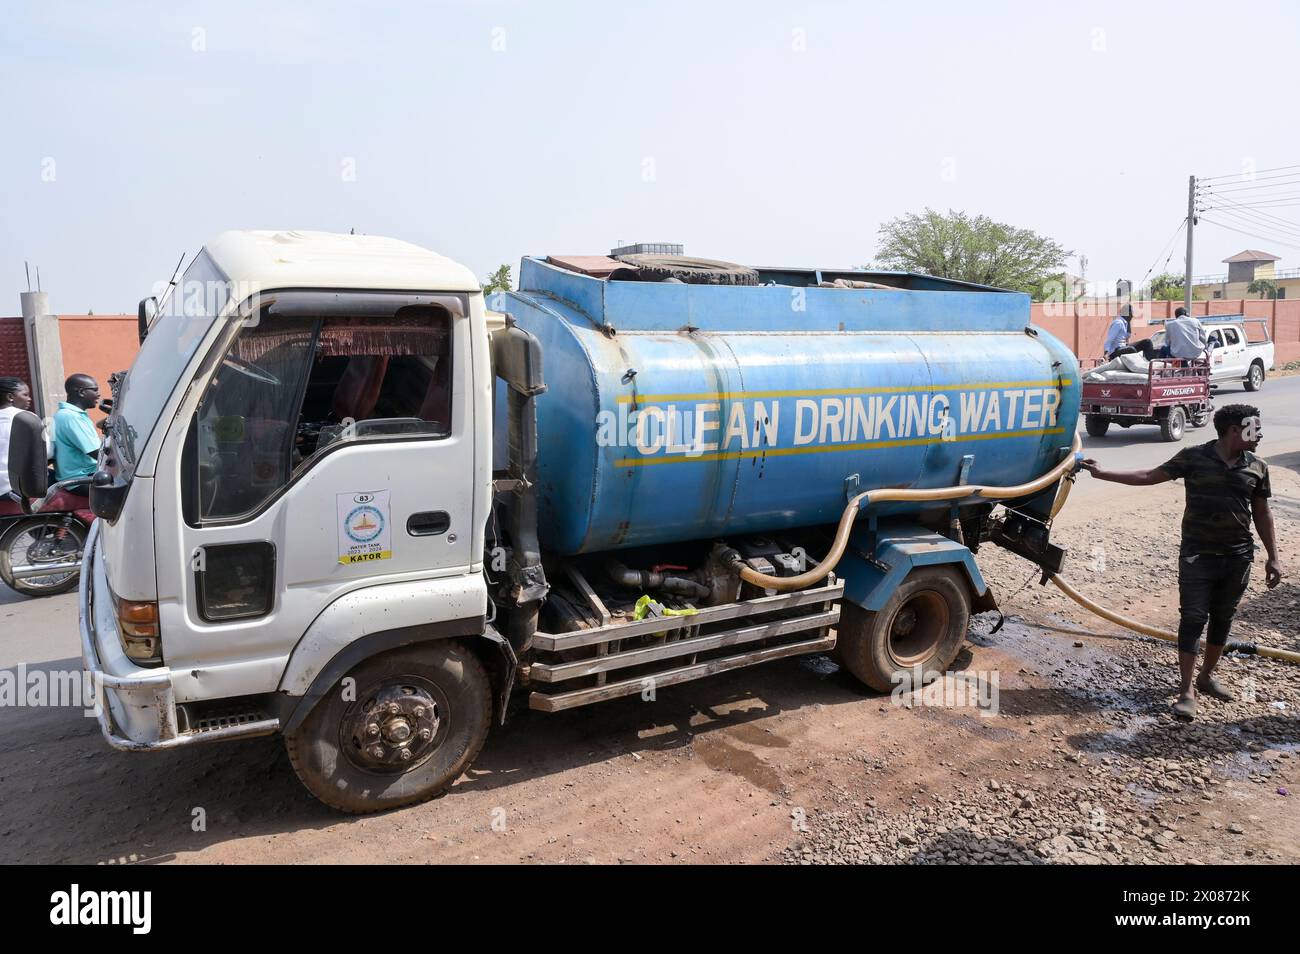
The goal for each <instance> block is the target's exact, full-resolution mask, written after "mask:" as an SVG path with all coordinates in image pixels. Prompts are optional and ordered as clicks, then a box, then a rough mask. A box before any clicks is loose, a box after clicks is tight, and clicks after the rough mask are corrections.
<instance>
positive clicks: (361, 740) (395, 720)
mask: <svg viewBox="0 0 1300 954" xmlns="http://www.w3.org/2000/svg"><path fill="white" fill-rule="evenodd" d="M348 680H353V681H352V682H351V683H349V682H348ZM491 723H492V685H491V682H490V681H489V679H488V675H487V672H486V671H485V670H484V669H483V664H482V663H480V662H479V660H478V658H477V657H476V656H475V655H474V653H473V652H472V651H470V649H469V648H468V647H466V646H464V645H463V644H461V643H459V642H456V641H454V640H447V641H444V642H436V643H426V644H423V645H420V646H413V647H408V648H404V649H397V650H393V651H392V652H388V653H384V654H382V655H379V656H375V657H374V658H372V659H367V660H366V661H365V662H363V663H361V664H360V665H359V666H357V667H356V668H355V669H353V670H352V671H351V672H350V673H348V675H347V676H345V677H344V678H343V679H342V680H340V682H339V684H338V685H336V686H335V687H334V688H333V689H332V690H331V691H330V693H329V694H328V695H327V696H326V697H325V698H324V699H322V700H321V701H320V702H318V703H317V704H316V707H315V708H314V709H312V711H311V713H310V714H308V716H307V718H306V719H305V720H303V723H302V725H301V726H300V727H299V728H298V730H297V731H295V732H294V733H293V734H292V735H288V736H286V737H285V747H286V748H287V749H288V752H289V761H290V762H291V763H292V764H293V770H294V771H295V772H296V773H297V774H298V778H299V779H300V780H301V781H302V783H303V785H305V786H307V789H308V791H310V792H311V793H312V794H313V795H315V796H316V797H317V798H318V799H320V800H321V801H322V802H324V803H325V804H326V805H329V806H330V807H331V808H337V809H338V810H340V811H344V812H352V813H355V814H362V813H365V812H377V811H384V810H386V809H390V808H398V807H400V806H403V805H414V804H416V803H417V802H423V801H426V800H427V799H430V798H433V797H434V796H436V795H439V794H441V793H442V792H443V791H445V790H446V789H447V788H448V787H449V786H450V785H451V783H452V782H454V781H455V780H456V779H457V778H458V777H459V776H460V774H461V773H462V772H464V771H465V769H466V768H468V767H469V764H470V763H471V762H472V761H474V758H475V756H477V755H478V753H479V750H480V749H481V748H482V747H483V741H484V739H486V738H487V733H488V728H489V727H490V725H491Z"/></svg>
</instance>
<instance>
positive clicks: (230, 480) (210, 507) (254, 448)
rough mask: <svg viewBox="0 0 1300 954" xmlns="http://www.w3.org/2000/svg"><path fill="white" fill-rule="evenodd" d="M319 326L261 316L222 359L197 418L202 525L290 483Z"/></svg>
mask: <svg viewBox="0 0 1300 954" xmlns="http://www.w3.org/2000/svg"><path fill="white" fill-rule="evenodd" d="M317 325H318V322H317V321H315V320H312V319H305V318H280V319H270V318H267V317H266V316H265V315H264V316H262V319H261V320H260V321H259V322H258V323H257V324H256V325H254V326H252V327H249V328H245V329H243V330H242V331H240V333H239V336H238V337H237V338H235V340H234V342H233V343H232V344H231V346H230V350H229V351H227V352H226V355H225V357H224V358H222V359H221V363H220V364H219V365H218V366H217V370H216V373H215V375H214V376H213V378H212V382H211V383H210V384H209V385H208V390H207V392H206V393H205V394H204V396H203V402H202V403H201V404H200V405H199V411H198V434H197V438H198V446H197V448H196V451H197V456H198V484H199V488H198V489H199V517H200V519H209V520H211V519H224V518H228V517H237V516H239V515H241V514H245V513H248V512H250V511H252V510H255V509H257V507H258V506H259V505H260V504H261V503H262V502H263V501H264V500H266V499H267V498H268V497H270V496H271V495H272V494H273V493H275V492H276V491H277V490H278V489H279V488H280V487H283V486H284V485H285V484H286V483H287V482H288V480H289V473H290V467H291V452H292V450H293V444H294V433H293V425H294V422H295V421H296V420H297V418H298V406H299V403H300V402H301V401H302V386H303V381H304V380H305V378H306V375H307V371H308V369H309V368H310V366H311V354H312V344H313V342H314V341H315V338H316V330H317Z"/></svg>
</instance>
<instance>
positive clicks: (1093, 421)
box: [1083, 414, 1110, 437]
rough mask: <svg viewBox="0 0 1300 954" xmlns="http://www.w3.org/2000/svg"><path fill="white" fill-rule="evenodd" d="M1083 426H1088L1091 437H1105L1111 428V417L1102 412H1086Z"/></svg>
mask: <svg viewBox="0 0 1300 954" xmlns="http://www.w3.org/2000/svg"><path fill="white" fill-rule="evenodd" d="M1083 426H1084V427H1085V428H1087V431H1088V436H1089V437H1105V436H1106V432H1107V431H1108V430H1110V418H1108V417H1106V416H1105V415H1102V414H1085V415H1084V416H1083Z"/></svg>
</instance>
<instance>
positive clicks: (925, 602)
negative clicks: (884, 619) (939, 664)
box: [889, 590, 950, 667]
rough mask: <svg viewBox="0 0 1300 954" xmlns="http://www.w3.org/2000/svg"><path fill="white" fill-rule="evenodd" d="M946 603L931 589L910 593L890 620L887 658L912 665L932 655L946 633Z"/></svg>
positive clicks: (947, 614)
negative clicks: (888, 656)
mask: <svg viewBox="0 0 1300 954" xmlns="http://www.w3.org/2000/svg"><path fill="white" fill-rule="evenodd" d="M949 619H950V614H949V611H948V601H947V600H945V599H944V598H943V596H942V595H940V594H939V593H936V592H935V591H934V590H922V591H920V592H918V593H914V594H912V596H910V597H909V598H908V599H907V600H906V601H905V602H904V603H903V605H902V606H900V607H899V608H898V609H897V610H895V611H894V615H893V616H892V617H891V618H890V620H889V655H890V656H891V657H893V660H894V662H895V663H897V664H898V665H900V666H903V667H908V666H914V665H916V664H917V663H919V662H924V661H925V660H926V659H928V658H930V657H931V656H932V655H934V652H935V650H937V649H938V648H939V645H940V644H941V643H942V642H943V639H944V636H945V635H946V634H947V632H948V624H949Z"/></svg>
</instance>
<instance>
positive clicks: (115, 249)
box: [0, 0, 1300, 314]
mask: <svg viewBox="0 0 1300 954" xmlns="http://www.w3.org/2000/svg"><path fill="white" fill-rule="evenodd" d="M1298 41H1300V5H1297V4H1295V3H1294V2H1290V3H1267V2H1252V3H1249V4H1246V5H1232V4H1224V3H1213V4H1211V3H1203V4H1202V3H1134V2H1131V0H1129V2H1122V3H1085V2H1075V3H1068V4H1065V3H1061V4H1057V3H1043V2H1025V3H996V2H981V3H955V2H954V3H938V2H930V3H919V2H914V3H903V2H894V3H848V2H843V3H793V2H774V3H765V2H746V3H734V4H727V5H723V4H716V3H708V2H705V0H693V2H685V3H675V2H656V3H645V4H641V3H633V2H626V0H624V2H617V3H591V4H569V3H542V2H531V3H492V2H458V3H422V4H416V3H410V4H397V3H392V4H386V3H372V4H366V5H362V4H354V3H323V2H322V3H273V2H258V3H252V2H247V3H246V2H231V0H226V2H221V3H177V2H169V3H135V2H131V3H128V2H125V0H119V2H117V3H62V2H54V0H42V2H39V3H7V4H6V5H5V9H4V20H3V27H0V102H2V103H3V111H2V113H0V116H2V118H3V124H2V125H0V129H3V137H4V146H3V148H2V149H0V213H2V214H3V232H2V233H0V267H2V269H3V271H2V272H0V274H2V275H3V282H0V296H7V297H0V314H17V312H18V292H19V291H21V290H22V289H23V288H24V287H25V285H24V277H23V261H24V259H26V260H29V261H31V262H32V263H33V264H34V265H36V264H38V265H39V266H40V268H41V277H42V284H43V285H44V287H45V290H46V291H49V292H50V293H51V306H52V310H54V311H56V312H62V313H72V312H84V311H86V310H87V309H88V308H93V309H94V310H95V311H96V312H97V313H101V314H102V313H108V312H116V311H128V312H130V311H134V308H135V302H136V301H137V300H138V299H139V298H140V297H142V296H143V295H145V294H147V293H148V292H149V290H150V286H151V285H152V284H153V282H155V281H156V280H159V279H165V278H166V277H167V276H168V275H169V274H170V272H171V269H172V266H173V265H174V264H175V261H176V259H177V257H178V256H179V255H180V253H181V252H183V251H184V252H193V251H194V250H195V249H197V248H198V247H199V246H200V245H202V243H203V242H204V241H205V240H206V239H207V238H209V237H210V236H212V235H213V234H215V233H217V232H219V231H221V230H223V229H229V228H286V229H287V228H309V229H327V230H337V231H344V232H346V231H347V230H348V229H350V228H355V229H356V230H357V231H358V232H367V233H373V234H384V235H393V236H397V237H399V238H404V239H408V240H410V241H413V242H416V243H419V244H422V245H426V246H428V247H430V248H433V249H435V250H437V251H439V252H442V253H443V254H446V255H449V256H451V257H452V258H456V259H458V260H460V261H462V262H464V263H465V264H467V265H468V266H470V267H471V268H472V269H473V270H474V271H475V272H476V273H477V274H479V275H480V276H482V275H486V274H487V272H489V271H490V270H491V269H492V268H493V267H494V266H496V265H497V264H499V263H501V262H513V263H517V262H518V260H519V257H520V256H521V255H523V254H547V253H562V252H568V253H583V252H585V253H592V252H604V251H607V250H608V249H609V248H611V247H612V246H613V245H614V244H615V243H617V242H619V241H623V242H631V241H671V242H681V243H684V244H685V246H686V251H687V252H688V253H690V254H695V255H701V256H707V257H715V258H726V259H731V260H735V261H740V262H746V263H749V264H761V265H775V264H806V265H827V266H831V265H835V266H848V265H859V264H863V263H866V262H869V261H870V260H871V258H872V256H873V255H874V252H875V245H876V230H877V228H878V226H879V225H880V223H881V222H882V221H885V220H887V219H889V218H891V217H894V216H897V215H900V214H903V213H906V212H910V211H919V210H920V209H922V208H923V207H925V206H927V205H928V206H931V207H934V208H937V209H946V208H953V209H962V210H966V211H968V212H971V213H984V214H987V215H990V216H992V217H994V218H997V219H1000V220H1002V221H1006V222H1009V223H1012V224H1015V225H1021V226H1027V227H1030V228H1033V229H1036V230H1039V231H1041V232H1044V233H1046V234H1048V235H1050V236H1052V237H1054V238H1056V239H1057V240H1058V241H1060V242H1062V243H1063V244H1064V245H1065V246H1066V247H1068V248H1070V249H1073V250H1075V251H1076V252H1081V253H1083V254H1085V255H1086V256H1087V259H1088V267H1087V275H1088V278H1089V279H1092V280H1097V281H1103V282H1106V283H1108V284H1109V283H1110V282H1112V281H1113V279H1114V278H1116V277H1118V276H1123V277H1129V278H1131V279H1133V280H1134V281H1138V280H1140V279H1141V277H1142V276H1143V274H1144V273H1145V272H1146V271H1147V269H1148V268H1149V267H1150V266H1151V265H1152V263H1153V262H1154V261H1155V260H1156V259H1157V257H1158V258H1159V261H1158V262H1156V264H1157V265H1160V264H1163V262H1164V255H1163V254H1162V252H1163V251H1164V250H1166V249H1167V246H1168V242H1169V239H1170V237H1171V235H1172V233H1173V232H1174V230H1175V229H1176V228H1177V226H1178V224H1179V222H1180V221H1181V219H1182V218H1183V216H1184V214H1185V210H1186V202H1187V177H1188V175H1189V174H1196V175H1199V176H1216V175H1234V174H1237V173H1239V172H1241V171H1242V170H1243V169H1247V168H1249V164H1251V163H1253V164H1254V167H1255V168H1257V169H1265V168H1270V167H1278V166H1290V165H1294V164H1297V163H1300V122H1297V119H1296V115H1295V94H1296V92H1297V82H1296V78H1295V62H1296V56H1297V53H1296V49H1297V42H1298ZM1296 191H1297V192H1300V189H1297V190H1296ZM1272 214H1274V215H1279V216H1285V217H1287V218H1289V219H1290V220H1292V221H1293V222H1294V221H1300V208H1279V209H1276V210H1274V212H1273V213H1272ZM1269 221H1272V220H1269ZM1295 228H1296V230H1297V231H1296V233H1294V234H1295V235H1300V225H1297V226H1295ZM1263 231H1267V232H1268V234H1267V235H1266V236H1265V237H1259V238H1257V237H1250V236H1246V235H1239V234H1234V233H1232V232H1229V231H1226V230H1224V229H1223V228H1222V227H1216V226H1212V225H1204V226H1202V227H1200V228H1198V230H1197V236H1198V238H1197V242H1198V248H1197V253H1196V260H1195V268H1196V272H1197V273H1198V274H1202V273H1217V272H1221V271H1223V270H1224V266H1222V265H1221V264H1220V260H1221V259H1222V258H1224V257H1225V256H1227V255H1229V254H1232V253H1234V252H1236V251H1238V250H1240V249H1242V248H1246V247H1259V248H1264V249H1267V250H1270V251H1272V252H1274V253H1276V254H1279V255H1281V256H1282V257H1283V261H1282V263H1281V265H1282V266H1283V267H1288V266H1289V267H1295V266H1297V265H1300V237H1291V238H1290V242H1291V243H1292V244H1291V246H1290V247H1288V246H1286V245H1284V244H1282V242H1281V241H1279V240H1278V239H1279V238H1282V237H1283V236H1290V235H1292V234H1293V233H1291V232H1287V231H1286V230H1285V229H1281V228H1279V230H1278V231H1276V232H1274V231H1271V230H1263ZM1182 255H1183V253H1182V248H1181V244H1179V247H1178V249H1177V250H1176V251H1175V252H1174V255H1173V258H1172V260H1171V261H1170V267H1171V268H1173V269H1175V270H1178V269H1181V265H1182ZM1070 268H1071V270H1073V271H1077V262H1075V261H1071V263H1070ZM6 289H7V290H6Z"/></svg>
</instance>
